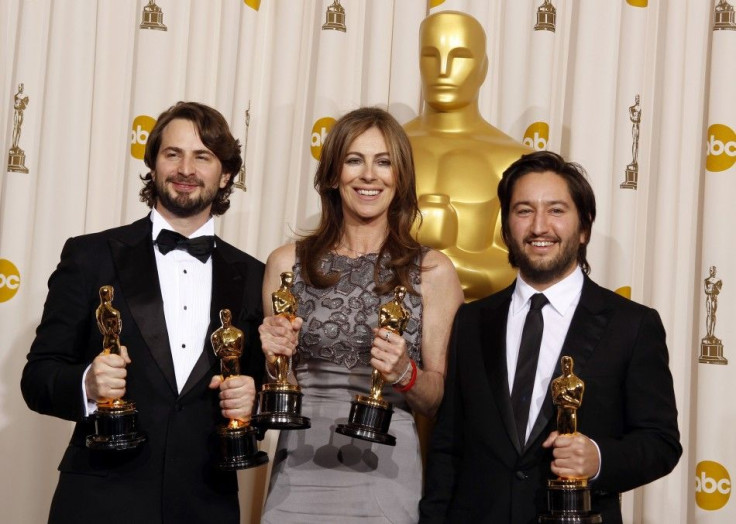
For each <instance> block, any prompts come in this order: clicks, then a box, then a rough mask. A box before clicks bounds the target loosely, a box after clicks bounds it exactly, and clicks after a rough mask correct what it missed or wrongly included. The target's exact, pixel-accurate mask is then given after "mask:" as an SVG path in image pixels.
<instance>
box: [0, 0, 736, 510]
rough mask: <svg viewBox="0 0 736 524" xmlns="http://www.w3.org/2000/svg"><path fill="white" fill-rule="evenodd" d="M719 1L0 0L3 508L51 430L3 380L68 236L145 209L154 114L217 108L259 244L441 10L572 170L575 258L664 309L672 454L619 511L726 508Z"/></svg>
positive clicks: (55, 426) (725, 51) (492, 86)
mask: <svg viewBox="0 0 736 524" xmlns="http://www.w3.org/2000/svg"><path fill="white" fill-rule="evenodd" d="M729 2H730V3H729ZM729 2H727V1H726V0H605V1H604V0H584V1H583V0H552V1H551V2H550V1H548V0H465V1H463V0H446V1H442V0H340V1H335V0H157V1H155V2H148V1H144V0H0V34H2V45H0V73H1V74H0V150H1V155H2V156H1V157H0V158H2V162H3V165H4V166H5V169H0V464H2V465H3V471H2V473H0V507H2V520H3V521H6V522H24V523H37V522H38V523H40V522H44V521H45V520H46V516H47V512H48V505H49V502H50V500H51V496H52V493H53V490H54V487H55V484H56V479H57V472H56V466H57V464H58V462H59V460H60V457H61V455H62V452H63V450H64V448H65V446H66V443H67V440H68V437H69V435H70V429H71V425H70V423H68V422H64V421H60V420H56V419H53V418H50V417H45V416H41V415H38V414H35V413H33V412H31V411H29V410H28V409H27V408H26V406H25V404H24V402H23V400H22V398H21V395H20V391H19V379H20V373H21V369H22V367H23V364H24V362H25V355H26V353H27V351H28V348H29V346H30V343H31V341H32V340H33V336H34V329H35V327H36V325H37V324H38V322H39V319H40V315H41V310H42V306H43V301H44V298H45V296H46V291H47V289H46V281H47V278H48V276H49V274H50V273H51V271H52V270H53V269H54V267H55V266H56V264H57V262H58V259H59V253H60V250H61V247H62V245H63V243H64V241H65V240H66V239H67V238H68V237H70V236H75V235H80V234H84V233H89V232H94V231H98V230H101V229H104V228H109V227H114V226H118V225H121V224H123V223H127V222H130V221H132V220H134V219H136V218H139V217H141V216H143V215H145V214H146V212H147V208H146V207H145V205H143V204H142V203H140V202H139V200H138V196H137V195H138V191H139V189H140V187H141V183H140V180H139V178H138V177H139V175H140V174H143V173H145V172H146V168H145V166H144V164H143V162H142V160H141V157H142V151H143V147H144V144H145V140H146V138H147V135H148V132H149V131H150V129H151V126H152V125H153V123H154V119H155V118H156V117H157V115H158V114H159V113H160V112H161V111H162V110H163V109H165V108H167V107H168V106H170V105H171V104H173V103H174V102H176V101H177V100H197V101H201V102H204V103H207V104H210V105H213V106H214V107H216V108H218V109H219V110H220V111H221V112H222V113H223V114H224V115H225V116H226V118H228V120H229V122H230V124H231V126H232V129H233V131H234V133H235V134H236V136H238V137H239V138H240V140H241V142H242V143H243V144H244V145H245V146H246V147H245V151H244V158H245V168H246V169H245V172H244V173H243V174H241V177H240V181H243V180H244V182H245V186H247V191H243V190H241V189H237V190H236V191H235V193H234V195H233V198H232V207H231V209H230V211H229V212H228V213H227V214H226V215H225V216H224V217H222V218H221V219H219V220H218V222H217V230H218V233H219V234H220V235H222V236H223V237H224V238H225V239H227V240H228V241H230V242H232V243H234V244H235V245H237V246H239V247H241V248H242V249H244V250H246V251H248V252H249V253H251V254H253V255H255V256H256V257H258V258H259V259H261V260H264V261H265V259H266V257H267V256H268V254H269V253H270V251H271V250H273V249H274V248H275V247H277V246H278V245H280V244H282V243H284V242H286V241H287V240H289V239H290V238H293V235H294V232H298V231H303V230H304V229H308V228H309V227H310V226H311V225H313V224H314V221H315V218H316V216H317V215H318V212H319V204H318V200H317V198H316V195H315V192H314V190H313V187H312V176H313V173H314V169H315V167H316V157H318V155H319V150H320V147H321V143H322V140H323V139H324V136H325V135H326V133H328V132H329V129H330V125H331V123H332V122H334V119H336V118H338V117H339V116H340V115H341V114H343V113H345V112H347V111H348V110H350V109H353V108H355V107H358V106H361V105H379V106H382V107H385V108H388V109H389V110H390V111H391V112H392V113H393V114H394V115H395V116H396V117H397V118H398V119H399V120H400V121H401V122H406V121H408V120H410V119H411V118H413V117H415V116H416V115H417V114H418V112H419V111H420V110H421V88H420V77H419V68H418V44H417V37H418V29H419V23H420V22H421V20H422V19H423V18H424V17H425V16H426V15H427V14H428V13H430V12H435V11H438V10H444V9H454V10H460V11H465V12H467V13H469V14H471V15H473V16H475V17H476V18H477V19H478V20H479V21H480V22H481V24H482V25H483V26H484V27H485V30H486V33H487V36H488V56H489V57H490V67H489V73H488V77H487V79H486V82H485V84H484V86H483V89H482V93H481V99H480V107H481V111H482V113H483V115H484V116H485V117H486V118H487V119H488V120H489V121H490V122H491V123H492V124H494V125H495V126H497V127H499V128H500V129H501V130H503V131H505V132H506V133H508V134H510V135H512V136H513V137H515V138H516V139H518V140H519V141H523V142H525V143H527V144H529V145H531V146H532V147H534V148H536V149H549V150H554V151H558V152H560V153H562V154H563V155H564V156H566V157H567V158H569V159H571V160H575V161H577V162H579V163H581V164H582V165H583V166H584V167H585V168H586V169H587V170H588V172H589V174H590V177H591V181H592V184H593V187H594V189H595V192H596V195H597V199H598V206H599V215H598V219H597V221H596V223H595V226H594V232H593V241H592V244H591V246H590V257H589V258H590V259H591V263H592V267H593V273H592V276H593V278H594V279H595V280H597V281H598V282H599V283H601V284H603V285H605V286H607V287H610V288H612V289H615V290H618V291H619V292H620V293H622V294H625V295H627V296H630V297H631V298H632V299H634V300H637V301H640V302H643V303H645V304H647V305H650V306H652V307H655V308H656V309H658V310H659V312H660V314H661V316H662V319H663V321H664V324H665V327H666V329H667V334H668V346H669V349H670V357H671V361H670V366H671V369H672V373H673V375H674V379H675V388H676V394H677V401H678V407H679V412H680V419H679V420H680V427H681V431H682V443H683V447H684V449H685V452H684V455H683V457H682V459H681V461H680V463H679V465H678V466H677V468H676V469H675V471H674V472H673V473H672V474H670V475H669V476H667V477H666V478H664V479H661V480H659V481H657V482H655V483H653V484H651V485H648V486H645V487H643V488H640V489H638V490H636V491H635V492H633V493H628V494H626V495H625V496H624V513H625V521H626V522H647V523H649V522H651V523H654V522H683V523H684V522H703V523H711V522H724V523H725V522H736V507H735V506H736V502H731V501H730V500H729V499H730V495H731V479H730V474H732V473H733V474H736V447H735V446H734V444H733V435H734V433H735V432H736V410H735V409H734V408H733V407H732V406H733V401H732V400H731V399H733V398H734V396H736V371H734V366H735V365H736V352H735V351H734V348H736V323H734V322H732V321H731V319H733V318H734V316H735V315H736V291H734V290H736V257H734V248H733V247H732V245H733V242H732V236H733V233H732V230H731V228H730V227H729V224H733V223H736V207H734V205H733V204H732V202H731V201H732V199H733V195H734V194H736V181H734V175H735V174H736V168H734V167H733V166H734V162H735V161H736V132H735V131H736V105H734V98H733V93H734V91H733V89H734V88H733V86H734V85H736V68H734V56H736V21H734V11H733V7H732V4H733V3H734V0H729ZM343 14H344V25H340V23H341V22H343V18H342V15H343ZM144 17H145V19H144ZM144 21H146V22H148V23H147V24H146V23H144V24H142V22H144ZM21 85H22V90H21ZM637 99H638V102H637ZM711 267H713V268H715V269H714V270H713V271H711V269H710V268H711ZM711 273H713V274H714V275H713V276H712V278H711V280H710V281H708V282H706V279H707V278H709V277H710V276H711ZM706 285H708V287H707V288H706ZM706 289H707V292H706ZM90 314H92V312H90ZM709 315H710V316H709ZM716 320H717V322H716ZM271 441H273V438H271ZM270 444H271V446H272V445H273V442H271V443H270ZM603 460H604V462H603V467H604V468H605V457H603ZM261 469H262V470H258V471H256V472H252V471H251V472H245V473H240V480H241V495H242V496H241V499H242V508H243V511H242V513H243V522H257V521H258V515H259V511H260V504H261V503H262V501H263V492H264V486H265V483H266V479H267V471H266V470H265V469H264V468H261ZM489 473H491V472H489ZM182 496H185V494H182Z"/></svg>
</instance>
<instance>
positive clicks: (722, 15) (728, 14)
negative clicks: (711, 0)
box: [713, 0, 736, 31]
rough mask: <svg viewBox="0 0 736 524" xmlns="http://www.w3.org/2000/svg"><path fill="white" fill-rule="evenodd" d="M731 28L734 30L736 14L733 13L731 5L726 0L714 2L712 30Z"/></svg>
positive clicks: (735, 28)
mask: <svg viewBox="0 0 736 524" xmlns="http://www.w3.org/2000/svg"><path fill="white" fill-rule="evenodd" d="M724 29H725V30H731V31H736V14H735V13H734V10H733V6H732V5H731V4H729V3H728V2H726V0H720V2H718V4H716V8H715V23H714V24H713V31H719V30H724Z"/></svg>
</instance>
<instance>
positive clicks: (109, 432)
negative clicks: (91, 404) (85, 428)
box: [86, 400, 146, 451]
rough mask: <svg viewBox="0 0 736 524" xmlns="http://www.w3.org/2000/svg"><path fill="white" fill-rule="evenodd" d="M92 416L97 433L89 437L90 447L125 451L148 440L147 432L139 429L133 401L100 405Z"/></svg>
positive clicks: (88, 443) (87, 441)
mask: <svg viewBox="0 0 736 524" xmlns="http://www.w3.org/2000/svg"><path fill="white" fill-rule="evenodd" d="M92 417H93V418H94V421H95V434H94V435H89V436H88V437H87V440H86V444H87V447H88V448H89V449H94V450H104V451H123V450H126V449H134V448H137V447H138V446H140V445H141V444H143V443H144V442H145V441H146V435H145V433H143V432H141V431H138V427H137V426H138V411H136V409H135V404H134V403H133V402H127V401H124V400H119V401H116V402H114V403H111V404H110V405H102V406H98V408H97V412H96V413H94V414H93V415H92Z"/></svg>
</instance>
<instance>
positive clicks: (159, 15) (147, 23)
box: [140, 0, 167, 31]
mask: <svg viewBox="0 0 736 524" xmlns="http://www.w3.org/2000/svg"><path fill="white" fill-rule="evenodd" d="M140 28H141V29H156V30H158V31H166V30H167V28H166V26H165V25H164V12H163V11H162V10H161V8H160V7H159V6H157V5H156V0H148V4H147V5H144V6H143V15H142V17H141V25H140Z"/></svg>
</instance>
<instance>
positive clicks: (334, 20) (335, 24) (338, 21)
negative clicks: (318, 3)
mask: <svg viewBox="0 0 736 524" xmlns="http://www.w3.org/2000/svg"><path fill="white" fill-rule="evenodd" d="M325 17H326V21H325V23H324V24H323V25H322V31H325V30H327V29H334V30H335V31H342V32H343V33H345V32H346V31H347V27H346V26H345V8H344V7H343V6H341V5H340V0H335V1H334V2H332V5H328V6H327V12H326V13H325Z"/></svg>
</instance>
